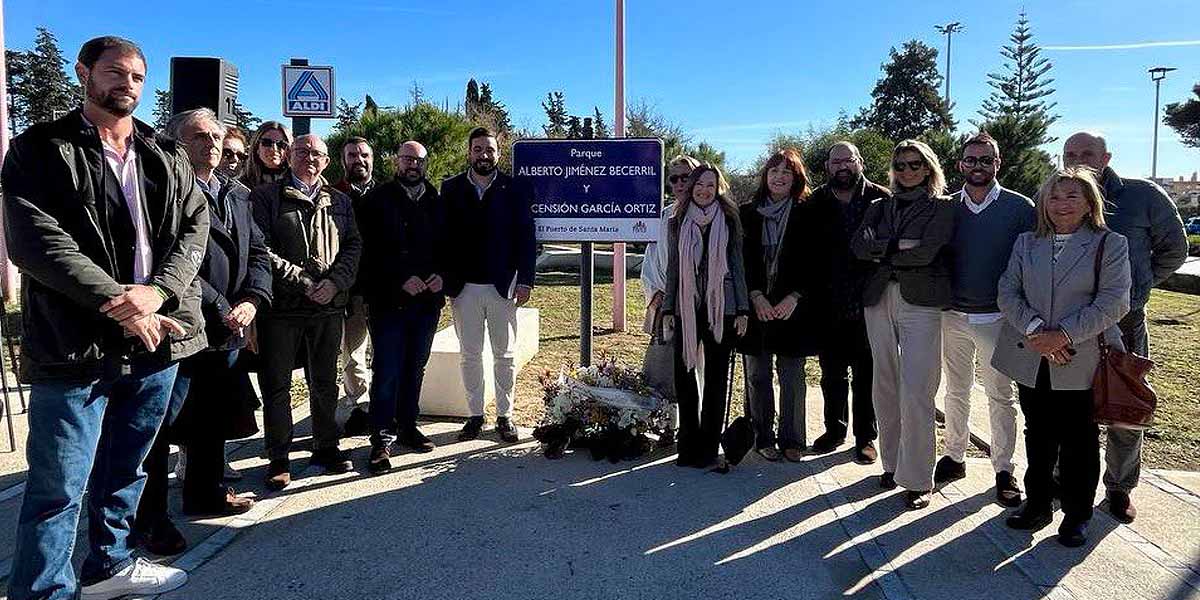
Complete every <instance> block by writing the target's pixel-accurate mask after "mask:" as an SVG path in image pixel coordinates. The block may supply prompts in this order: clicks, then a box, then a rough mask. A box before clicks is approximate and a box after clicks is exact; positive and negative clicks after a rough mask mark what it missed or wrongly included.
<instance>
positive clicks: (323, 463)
mask: <svg viewBox="0 0 1200 600" xmlns="http://www.w3.org/2000/svg"><path fill="white" fill-rule="evenodd" d="M309 462H310V463H311V464H314V465H317V466H318V467H321V468H322V469H325V472H326V473H331V474H335V475H336V474H340V473H348V472H350V471H351V470H352V469H354V463H352V462H350V456H349V455H348V454H346V451H344V450H338V449H337V448H336V447H333V448H321V449H320V450H317V451H316V452H313V454H312V458H311V459H309Z"/></svg>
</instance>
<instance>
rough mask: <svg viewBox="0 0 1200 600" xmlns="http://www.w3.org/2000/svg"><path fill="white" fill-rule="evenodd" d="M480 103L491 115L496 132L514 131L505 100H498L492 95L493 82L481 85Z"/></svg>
mask: <svg viewBox="0 0 1200 600" xmlns="http://www.w3.org/2000/svg"><path fill="white" fill-rule="evenodd" d="M479 104H480V105H481V106H482V107H483V110H484V111H485V112H486V113H487V115H488V116H489V117H490V121H491V124H492V127H493V128H494V129H495V130H496V133H508V132H510V131H512V121H511V120H510V119H509V117H508V108H507V107H505V106H504V103H503V102H500V101H499V100H496V99H495V98H494V97H493V96H492V86H491V84H488V83H484V84H483V85H481V86H480V87H479Z"/></svg>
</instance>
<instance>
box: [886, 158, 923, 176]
mask: <svg viewBox="0 0 1200 600" xmlns="http://www.w3.org/2000/svg"><path fill="white" fill-rule="evenodd" d="M924 167H925V162H924V161H920V160H910V161H903V160H898V161H895V162H893V163H892V170H893V171H895V172H897V173H903V172H904V171H906V170H913V171H920V170H921V169H923V168H924Z"/></svg>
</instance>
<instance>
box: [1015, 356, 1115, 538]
mask: <svg viewBox="0 0 1200 600" xmlns="http://www.w3.org/2000/svg"><path fill="white" fill-rule="evenodd" d="M1017 393H1018V397H1019V399H1020V402H1021V412H1022V413H1024V415H1025V454H1026V455H1027V456H1026V458H1028V460H1029V467H1028V468H1027V469H1026V470H1025V492H1026V493H1027V494H1028V502H1029V506H1030V507H1034V508H1036V509H1038V510H1046V511H1049V510H1050V505H1051V486H1052V485H1053V474H1054V464H1055V462H1057V463H1058V467H1059V485H1060V494H1061V496H1060V497H1061V498H1062V509H1063V514H1064V515H1065V516H1066V518H1067V519H1071V520H1075V521H1086V520H1088V519H1091V518H1092V505H1093V504H1095V501H1096V485H1097V484H1098V483H1099V481H1100V441H1099V435H1100V431H1099V428H1098V427H1096V422H1095V421H1093V420H1092V390H1052V389H1050V367H1049V364H1048V363H1047V362H1046V360H1045V359H1042V365H1041V367H1040V368H1039V369H1038V377H1037V387H1033V388H1029V387H1025V386H1023V385H1019V384H1018V385H1017Z"/></svg>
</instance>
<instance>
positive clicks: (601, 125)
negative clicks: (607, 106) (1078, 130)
mask: <svg viewBox="0 0 1200 600" xmlns="http://www.w3.org/2000/svg"><path fill="white" fill-rule="evenodd" d="M593 108H594V109H595V110H594V112H593V113H592V137H596V138H606V137H611V136H612V132H611V131H609V130H608V123H605V122H604V113H602V112H600V107H598V106H596V107H593Z"/></svg>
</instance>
